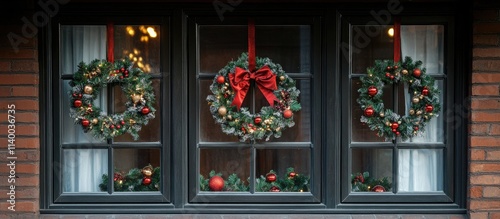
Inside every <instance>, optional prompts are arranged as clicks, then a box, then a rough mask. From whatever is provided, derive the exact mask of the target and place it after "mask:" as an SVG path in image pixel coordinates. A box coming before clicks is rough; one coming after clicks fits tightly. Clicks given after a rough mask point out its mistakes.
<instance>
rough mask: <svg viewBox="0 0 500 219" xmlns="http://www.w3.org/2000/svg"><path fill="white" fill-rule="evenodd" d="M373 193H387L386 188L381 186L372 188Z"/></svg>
mask: <svg viewBox="0 0 500 219" xmlns="http://www.w3.org/2000/svg"><path fill="white" fill-rule="evenodd" d="M372 191H374V192H385V188H384V187H383V186H381V185H376V186H374V187H373V188H372Z"/></svg>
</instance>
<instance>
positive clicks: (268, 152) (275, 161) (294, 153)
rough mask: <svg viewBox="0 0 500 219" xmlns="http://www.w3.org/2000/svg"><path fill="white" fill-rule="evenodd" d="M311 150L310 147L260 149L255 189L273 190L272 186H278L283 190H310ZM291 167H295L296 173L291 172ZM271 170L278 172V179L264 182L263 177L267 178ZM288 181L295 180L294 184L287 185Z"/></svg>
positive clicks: (259, 190)
mask: <svg viewBox="0 0 500 219" xmlns="http://www.w3.org/2000/svg"><path fill="white" fill-rule="evenodd" d="M310 151H311V149H309V148H294V149H258V150H257V158H256V167H255V168H256V176H255V177H256V178H257V182H256V186H255V191H257V192H273V191H272V190H273V188H272V186H276V187H277V188H278V189H279V191H281V192H306V191H309V189H310V186H309V181H310V180H309V177H310V175H311V156H310V154H311V152H310ZM289 168H293V171H292V172H293V173H294V174H295V175H293V176H292V175H290V174H289V172H290V171H291V169H289ZM271 171H273V172H274V173H275V174H276V181H275V182H273V183H271V185H269V184H268V183H264V182H263V181H265V180H263V178H267V175H268V174H269V173H271ZM297 174H298V175H297ZM293 178H296V179H293ZM287 180H291V181H287ZM268 182H269V181H268ZM286 182H294V184H292V185H287V184H286Z"/></svg>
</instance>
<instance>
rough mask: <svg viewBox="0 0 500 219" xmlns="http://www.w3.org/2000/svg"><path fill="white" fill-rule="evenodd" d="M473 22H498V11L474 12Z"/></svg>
mask: <svg viewBox="0 0 500 219" xmlns="http://www.w3.org/2000/svg"><path fill="white" fill-rule="evenodd" d="M474 20H487V21H498V10H474Z"/></svg>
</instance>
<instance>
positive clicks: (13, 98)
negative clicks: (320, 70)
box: [0, 1, 40, 218]
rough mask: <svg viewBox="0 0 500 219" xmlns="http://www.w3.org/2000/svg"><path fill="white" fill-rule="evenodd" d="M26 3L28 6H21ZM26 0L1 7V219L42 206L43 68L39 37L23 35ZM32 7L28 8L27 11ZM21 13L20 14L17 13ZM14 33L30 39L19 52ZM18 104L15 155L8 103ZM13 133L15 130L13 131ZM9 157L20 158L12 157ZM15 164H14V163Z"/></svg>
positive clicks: (29, 215) (30, 213)
mask: <svg viewBox="0 0 500 219" xmlns="http://www.w3.org/2000/svg"><path fill="white" fill-rule="evenodd" d="M20 4H24V7H19V5H20ZM27 5H30V4H27V2H26V1H20V2H19V3H18V5H17V6H16V7H8V9H9V10H12V11H16V10H20V8H23V9H22V10H23V11H18V12H16V14H11V13H12V12H11V13H8V14H9V17H6V15H5V14H4V13H5V12H6V11H5V10H1V9H0V12H1V13H2V15H0V18H1V21H0V161H1V165H0V200H1V201H0V218H8V217H10V218H12V217H15V218H20V216H24V217H25V218H33V215H35V214H38V209H39V202H38V200H39V193H40V192H39V170H40V168H39V165H40V164H39V163H40V162H39V161H40V140H39V130H40V127H39V104H38V100H39V92H38V89H39V86H38V84H39V74H38V73H39V67H38V49H37V46H38V42H37V40H36V37H32V38H29V37H23V34H22V29H21V28H22V22H21V16H20V14H27V17H30V14H31V15H32V14H33V13H32V12H31V11H30V10H31V9H29V6H28V7H26V6H27ZM2 7H4V6H2ZM4 9H6V8H4ZM26 10H28V11H26ZM16 15H17V16H16ZM10 32H12V33H15V34H18V35H19V36H21V37H23V38H25V39H27V40H28V41H26V42H24V43H22V44H20V45H19V50H18V52H15V51H14V49H13V48H12V46H11V43H10V41H9V39H8V38H7V36H8V34H9V33H10ZM11 104H14V105H15V114H14V115H13V116H15V123H14V125H15V142H14V143H15V150H14V152H15V154H13V155H9V153H8V152H9V150H8V139H9V137H8V135H7V134H8V131H9V129H11V130H12V128H13V127H8V125H10V123H8V122H7V117H8V111H7V110H8V106H9V105H11ZM11 132H12V131H11ZM7 157H17V158H16V159H15V160H14V159H8V158H7ZM10 161H15V176H16V177H17V178H16V181H15V183H9V181H8V179H9V175H10V171H11V168H10V167H9V166H7V164H8V163H10ZM12 167H13V166H12ZM11 185H13V186H15V188H14V191H15V212H14V211H11V210H9V209H8V207H9V206H11V204H10V203H9V202H7V200H9V199H10V195H8V194H7V193H12V192H11V191H10V186H11Z"/></svg>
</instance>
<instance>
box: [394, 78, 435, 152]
mask: <svg viewBox="0 0 500 219" xmlns="http://www.w3.org/2000/svg"><path fill="white" fill-rule="evenodd" d="M434 86H435V87H436V88H437V89H438V90H440V91H441V93H440V94H439V96H438V97H439V101H440V103H441V104H442V105H441V111H440V112H439V114H438V116H437V117H434V118H432V119H431V120H430V121H429V122H428V123H427V125H426V126H425V131H424V132H420V134H419V135H418V136H416V137H413V138H411V139H408V140H407V141H406V142H444V124H443V123H444V121H443V119H444V110H443V109H444V105H443V101H444V92H445V88H444V84H443V80H436V81H435V85H434ZM404 96H405V97H404V100H405V105H404V106H405V107H406V109H407V110H405V112H406V115H408V113H409V108H410V104H411V102H410V101H411V98H412V97H411V95H410V93H408V88H406V87H405V92H404Z"/></svg>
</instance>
